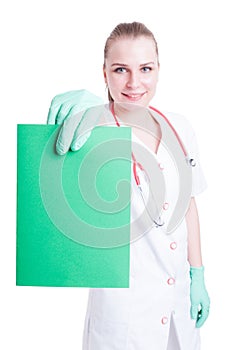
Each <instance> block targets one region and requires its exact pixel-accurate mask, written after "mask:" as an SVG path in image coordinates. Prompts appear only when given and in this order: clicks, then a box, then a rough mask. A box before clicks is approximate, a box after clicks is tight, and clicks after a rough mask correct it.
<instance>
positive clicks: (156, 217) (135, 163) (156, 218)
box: [110, 102, 196, 227]
mask: <svg viewBox="0 0 233 350" xmlns="http://www.w3.org/2000/svg"><path fill="white" fill-rule="evenodd" d="M149 108H150V109H151V110H152V111H154V112H156V113H158V114H159V115H160V116H161V117H162V118H163V119H164V121H165V122H166V123H167V124H168V126H169V127H170V129H171V130H172V132H173V133H174V135H175V137H176V139H177V141H178V143H179V145H180V147H181V150H182V152H183V154H184V157H185V161H186V163H187V165H189V166H191V167H195V166H196V162H195V159H193V158H190V157H189V155H188V152H187V150H186V148H185V146H184V144H183V142H182V141H181V138H180V137H179V135H178V133H177V131H176V129H175V128H174V126H173V125H172V124H171V122H170V121H169V120H168V119H167V117H166V116H165V115H164V114H163V113H161V112H160V111H159V110H157V109H156V108H154V107H152V106H149ZM110 111H111V112H112V115H113V117H114V120H115V123H116V125H117V126H118V127H120V126H121V125H120V123H119V121H118V119H117V116H116V113H115V109H114V103H113V102H112V103H111V104H110ZM132 161H133V175H134V179H135V182H136V185H137V188H138V189H139V193H140V195H141V198H142V200H143V202H144V206H145V208H146V211H147V213H148V215H149V217H150V219H151V220H152V222H153V223H154V224H155V226H156V227H161V226H163V225H164V224H165V222H164V221H163V220H162V218H161V216H160V215H159V213H158V209H157V207H156V206H154V207H153V213H154V212H156V215H152V213H151V211H150V210H149V209H148V206H147V203H146V199H145V197H144V194H143V190H142V186H141V182H140V177H139V176H138V173H137V167H138V168H139V169H140V170H141V171H143V172H144V174H145V178H146V181H147V183H148V185H149V183H150V180H149V176H148V174H147V172H146V171H145V169H144V168H143V166H142V164H141V163H139V162H138V161H137V160H136V157H135V155H134V154H133V152H132ZM152 197H153V192H152ZM153 201H154V203H156V201H155V198H153Z"/></svg>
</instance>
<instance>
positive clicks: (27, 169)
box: [16, 125, 131, 288]
mask: <svg viewBox="0 0 233 350" xmlns="http://www.w3.org/2000/svg"><path fill="white" fill-rule="evenodd" d="M59 128H60V127H59V126H57V125H18V158H17V159H18V160H17V246H16V284H17V285H18V286H51V287H52V286H54V287H55V286H56V287H93V288H108V287H109V288H112V287H114V288H127V287H129V253H130V249H129V248H130V246H129V242H130V179H131V130H130V128H127V127H126V128H115V127H96V128H94V130H93V132H92V134H91V136H90V137H89V139H88V140H87V142H86V143H85V145H84V146H83V147H82V148H81V149H80V150H79V151H76V152H68V153H67V154H66V155H64V156H59V155H57V154H56V152H55V146H54V145H55V141H56V139H57V135H58V132H59Z"/></svg>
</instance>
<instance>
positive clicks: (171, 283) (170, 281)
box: [167, 277, 175, 286]
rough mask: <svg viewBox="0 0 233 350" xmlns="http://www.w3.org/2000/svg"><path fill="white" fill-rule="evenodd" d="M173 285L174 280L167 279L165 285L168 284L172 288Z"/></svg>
mask: <svg viewBox="0 0 233 350" xmlns="http://www.w3.org/2000/svg"><path fill="white" fill-rule="evenodd" d="M174 283H175V279H174V278H172V277H170V278H168V280H167V284H169V286H172V285H173V284H174Z"/></svg>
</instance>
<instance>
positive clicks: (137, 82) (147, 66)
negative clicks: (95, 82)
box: [104, 36, 159, 107]
mask: <svg viewBox="0 0 233 350" xmlns="http://www.w3.org/2000/svg"><path fill="white" fill-rule="evenodd" d="M158 72H159V66H158V58H157V55H156V50H155V43H154V42H153V40H152V39H150V38H147V37H144V36H142V37H139V38H136V39H131V38H121V39H118V40H115V41H114V42H112V43H111V46H110V47H109V50H108V55H107V58H106V60H105V66H104V78H105V82H106V84H107V85H108V88H109V91H110V94H111V96H112V98H113V100H114V101H115V102H118V103H134V104H137V105H140V106H143V107H147V106H148V105H149V103H150V101H151V99H152V98H153V96H154V95H155V91H156V85H157V82H158Z"/></svg>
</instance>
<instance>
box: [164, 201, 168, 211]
mask: <svg viewBox="0 0 233 350" xmlns="http://www.w3.org/2000/svg"><path fill="white" fill-rule="evenodd" d="M168 207H169V203H168V202H165V203H164V204H163V210H168Z"/></svg>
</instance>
